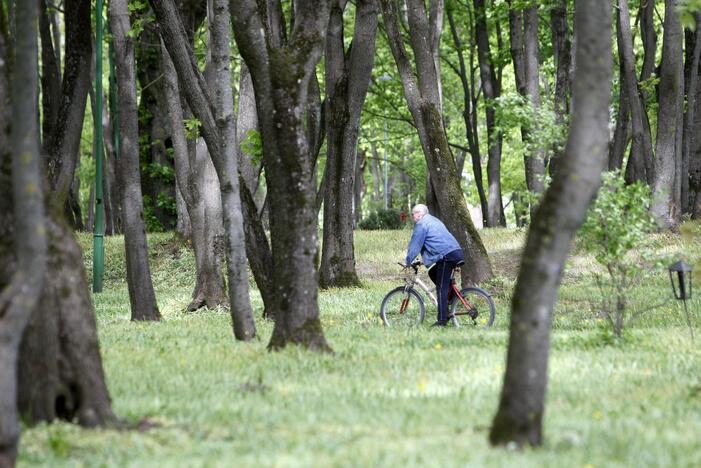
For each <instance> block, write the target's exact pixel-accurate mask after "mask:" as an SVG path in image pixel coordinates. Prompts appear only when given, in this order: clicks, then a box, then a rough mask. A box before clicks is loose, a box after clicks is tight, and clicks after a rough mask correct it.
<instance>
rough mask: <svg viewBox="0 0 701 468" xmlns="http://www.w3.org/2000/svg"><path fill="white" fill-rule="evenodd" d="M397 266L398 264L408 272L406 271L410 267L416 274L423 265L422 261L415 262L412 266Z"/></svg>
mask: <svg viewBox="0 0 701 468" xmlns="http://www.w3.org/2000/svg"><path fill="white" fill-rule="evenodd" d="M397 264H398V265H399V266H401V267H402V269H404V270H406V269H407V268H409V267H411V268H413V269H414V273H418V272H419V267H420V266H421V265H422V263H421V260H417V261H415V262H413V263H411V264H409V265H405V264H403V263H400V262H397Z"/></svg>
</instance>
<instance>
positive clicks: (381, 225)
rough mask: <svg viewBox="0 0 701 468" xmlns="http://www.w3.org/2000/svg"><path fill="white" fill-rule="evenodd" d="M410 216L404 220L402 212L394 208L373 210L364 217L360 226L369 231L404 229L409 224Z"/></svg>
mask: <svg viewBox="0 0 701 468" xmlns="http://www.w3.org/2000/svg"><path fill="white" fill-rule="evenodd" d="M408 221H409V218H408V217H407V219H406V220H404V221H403V220H402V213H401V212H400V211H399V210H396V209H394V208H389V209H386V210H383V209H380V210H377V211H373V212H372V213H370V215H369V216H368V217H367V218H365V219H363V220H362V221H361V222H360V223H359V224H358V227H359V228H360V229H365V230H368V231H372V230H377V229H402V228H403V227H405V226H406V225H407V223H408Z"/></svg>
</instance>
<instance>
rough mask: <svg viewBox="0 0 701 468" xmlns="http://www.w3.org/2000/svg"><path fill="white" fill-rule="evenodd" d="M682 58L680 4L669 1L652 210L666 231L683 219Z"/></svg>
mask: <svg viewBox="0 0 701 468" xmlns="http://www.w3.org/2000/svg"><path fill="white" fill-rule="evenodd" d="M682 57H683V54H682V28H681V23H680V21H679V13H678V12H677V1H675V0H666V1H665V21H664V36H663V39H662V63H661V65H660V70H661V76H660V92H659V110H658V113H657V146H656V151H655V176H654V179H653V184H652V207H651V212H652V214H653V216H654V217H655V220H656V221H657V225H658V226H659V227H661V228H665V229H669V228H672V227H674V226H676V225H678V224H679V222H680V219H681V212H680V211H681V210H680V207H679V206H678V203H677V200H676V197H675V192H676V191H675V178H679V177H681V174H679V172H680V171H677V166H678V165H679V163H680V161H681V154H680V152H679V151H678V140H677V137H678V131H679V129H680V128H681V126H682V122H681V120H680V119H679V117H680V113H679V110H680V109H681V106H682V105H683V97H684V96H683V93H684V86H683V67H682V61H683V59H682Z"/></svg>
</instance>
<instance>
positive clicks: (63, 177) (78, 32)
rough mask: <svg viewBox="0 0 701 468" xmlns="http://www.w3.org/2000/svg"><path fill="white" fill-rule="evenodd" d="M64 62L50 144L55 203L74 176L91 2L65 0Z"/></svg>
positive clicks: (87, 83) (88, 50) (89, 50)
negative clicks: (58, 104) (58, 123)
mask: <svg viewBox="0 0 701 468" xmlns="http://www.w3.org/2000/svg"><path fill="white" fill-rule="evenodd" d="M64 5H65V6H64V12H65V13H64V16H65V22H66V60H65V68H64V73H63V84H62V86H63V92H62V97H61V107H60V109H59V112H58V117H57V122H61V125H57V126H56V127H55V133H54V134H53V135H52V136H51V143H50V144H49V146H48V148H49V155H50V156H49V158H50V160H49V177H50V181H51V188H52V190H53V191H54V192H55V195H56V196H55V197H54V200H55V202H56V203H60V204H63V203H64V201H65V200H66V197H67V195H68V190H69V188H70V185H71V182H72V181H73V177H74V174H75V168H76V165H77V162H76V161H77V158H78V154H79V150H80V136H81V132H82V129H83V117H84V116H85V105H86V102H87V96H88V88H89V87H90V64H91V56H92V50H93V49H92V28H91V20H90V10H91V6H90V0H66V1H65V4H64Z"/></svg>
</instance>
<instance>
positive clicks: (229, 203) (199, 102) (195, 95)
mask: <svg viewBox="0 0 701 468" xmlns="http://www.w3.org/2000/svg"><path fill="white" fill-rule="evenodd" d="M150 4H151V7H152V8H153V10H154V12H155V14H156V18H157V19H158V23H159V26H160V32H161V37H162V38H163V42H164V44H165V45H166V48H167V49H168V53H169V54H170V57H171V59H172V60H173V65H174V67H175V70H176V71H177V74H178V78H179V82H180V84H181V89H182V90H183V92H184V94H185V97H186V98H187V101H188V104H189V105H190V108H191V109H192V111H193V113H194V114H195V116H196V117H197V118H198V120H199V121H200V123H201V125H202V134H203V136H204V139H205V141H206V142H207V148H208V150H209V153H210V155H211V157H212V162H213V163H214V166H215V169H216V171H217V177H218V178H219V183H220V187H221V190H222V206H223V208H224V226H225V245H226V247H225V248H226V251H227V253H228V254H231V255H232V256H228V258H227V273H228V276H229V282H230V284H229V293H230V294H229V299H230V300H231V301H232V302H231V305H230V307H231V311H232V320H233V321H234V324H233V328H234V334H235V336H236V338H237V339H239V340H249V339H251V338H253V337H254V336H255V323H254V321H253V312H252V309H251V304H250V298H249V297H248V295H247V293H246V294H242V293H241V288H242V287H244V286H243V285H242V284H241V279H242V278H245V271H246V262H245V261H244V262H243V263H234V262H235V261H237V259H240V258H241V257H240V256H241V255H245V254H243V252H244V246H243V245H239V244H238V242H239V241H243V240H244V239H243V237H242V236H239V235H238V234H237V233H239V232H242V226H243V219H242V215H241V203H240V199H239V182H238V178H237V177H238V176H237V170H236V166H237V164H236V154H235V151H236V145H235V141H233V144H232V138H233V139H235V128H233V115H231V113H230V112H231V111H232V110H233V109H227V108H225V107H223V104H224V101H230V104H231V106H232V107H233V99H229V98H230V97H231V93H230V88H229V92H227V90H226V89H225V87H226V85H227V83H228V84H230V79H231V77H230V72H229V68H228V57H229V52H228V47H229V42H227V41H226V40H225V39H223V37H224V36H223V35H224V34H225V32H224V31H222V30H221V28H222V24H221V23H219V21H222V20H221V19H217V20H216V22H217V26H216V27H215V29H214V30H213V44H212V46H213V49H214V50H213V57H215V63H218V65H219V67H218V68H217V70H216V73H217V79H216V81H217V82H218V83H219V84H218V86H217V89H216V91H217V93H216V94H217V98H216V103H217V105H215V101H214V100H212V99H211V98H210V96H209V94H208V93H207V87H206V85H205V82H204V77H203V76H202V74H201V73H200V71H199V68H198V65H197V62H196V60H195V57H194V54H193V52H192V49H191V48H190V47H189V46H188V43H187V42H186V40H185V39H186V37H185V31H184V27H183V24H182V22H181V20H180V17H179V15H178V12H177V10H176V9H175V6H174V5H173V2H172V0H150ZM221 8H222V6H221V4H218V6H217V11H221ZM226 16H227V17H226V18H225V19H224V20H226V22H227V23H228V15H226ZM215 17H216V14H215ZM217 28H219V29H217ZM224 28H228V27H224ZM214 31H216V33H214ZM215 43H216V46H215ZM224 43H226V44H225V45H226V48H227V51H226V53H222V52H221V51H222V47H223V44H224ZM215 67H216V66H215ZM225 76H228V77H229V78H228V82H227V83H224V81H225ZM215 112H216V116H215ZM223 129H224V130H226V132H227V133H226V134H225V135H222V133H221V131H222V130H223ZM232 135H233V137H232ZM237 200H238V201H237ZM240 270H242V271H240ZM245 287H248V283H247V281H246V284H245Z"/></svg>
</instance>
